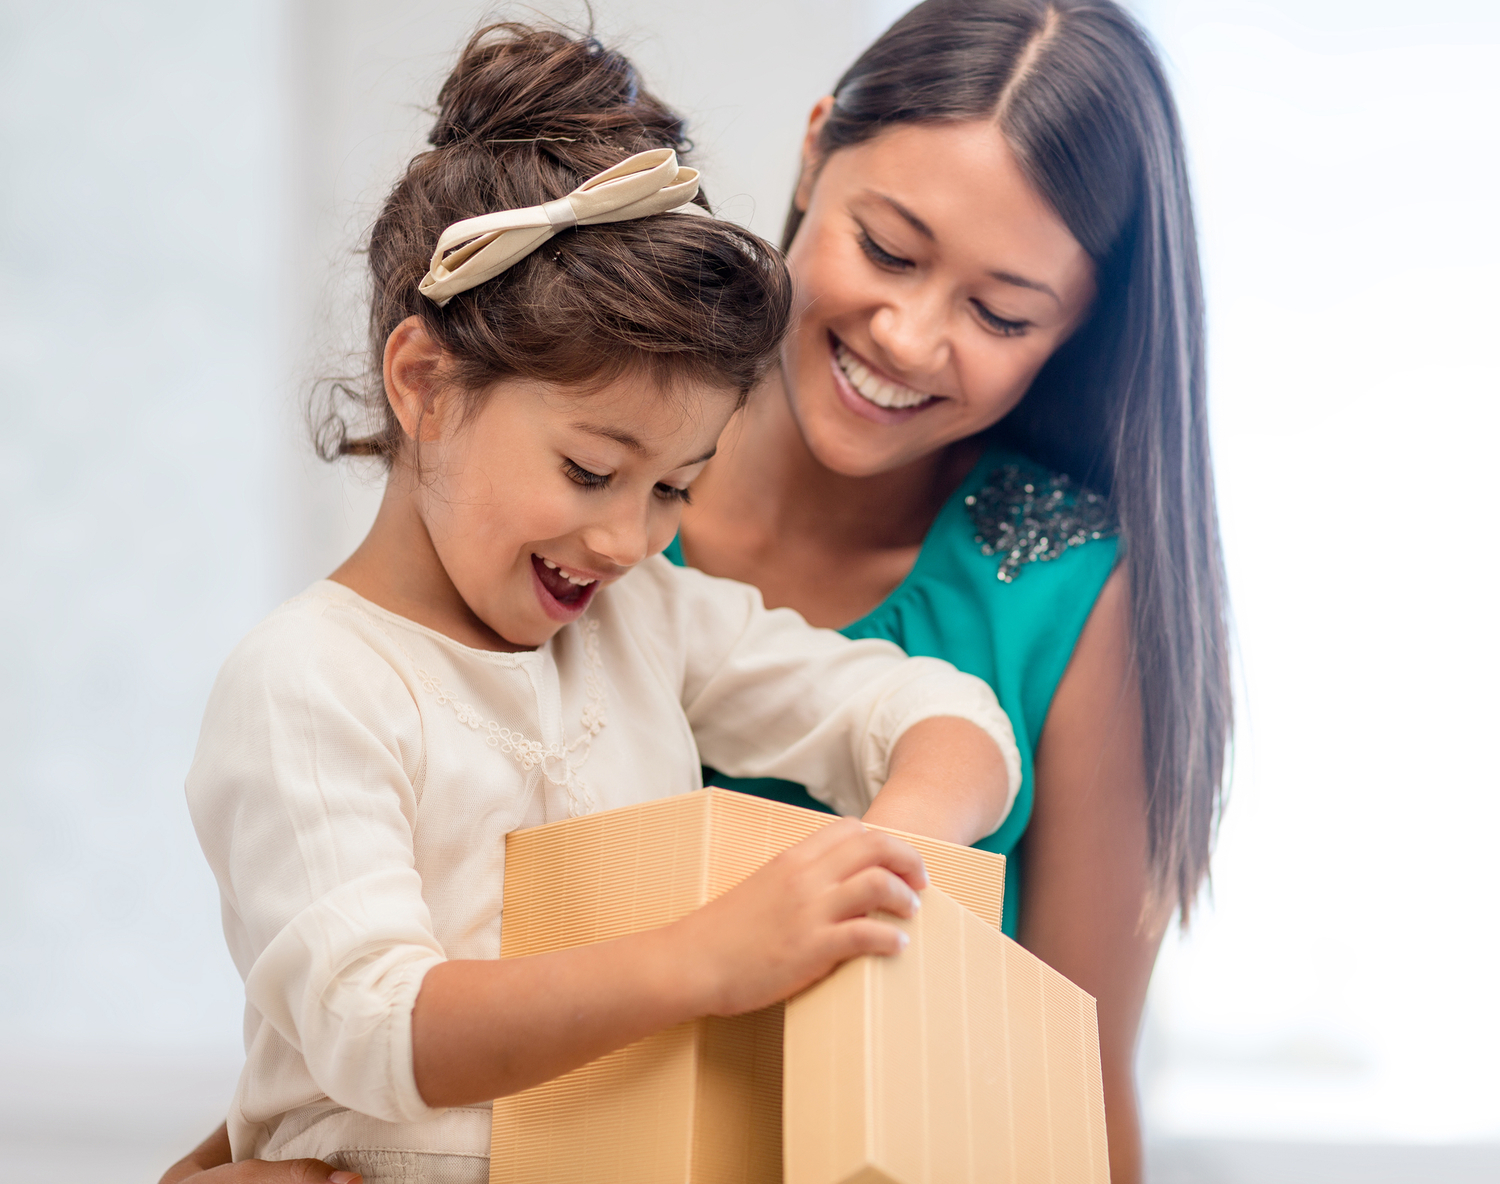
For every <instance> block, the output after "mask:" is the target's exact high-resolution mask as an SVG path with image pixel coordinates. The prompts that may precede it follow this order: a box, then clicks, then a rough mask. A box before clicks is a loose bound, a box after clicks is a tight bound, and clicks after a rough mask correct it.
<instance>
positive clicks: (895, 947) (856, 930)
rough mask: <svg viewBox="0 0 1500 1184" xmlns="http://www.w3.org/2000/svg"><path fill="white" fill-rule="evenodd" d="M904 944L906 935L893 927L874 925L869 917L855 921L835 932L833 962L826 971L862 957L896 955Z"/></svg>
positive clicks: (875, 922) (884, 924)
mask: <svg viewBox="0 0 1500 1184" xmlns="http://www.w3.org/2000/svg"><path fill="white" fill-rule="evenodd" d="M907 942H908V938H907V936H906V934H904V933H902V932H901V930H899V929H897V928H896V927H895V926H894V925H888V924H886V923H885V922H883V921H876V920H875V919H874V918H872V917H856V918H855V919H854V920H853V921H845V922H844V923H843V924H842V925H840V926H838V927H837V928H836V929H835V930H834V932H833V936H832V938H831V949H830V953H831V954H832V955H833V960H834V961H833V966H831V967H829V970H830V971H832V970H834V969H836V968H837V967H839V966H842V965H843V964H844V963H845V962H848V961H849V960H850V959H851V958H860V957H863V956H864V955H865V954H877V955H880V956H881V957H890V956H891V955H893V954H899V953H900V952H901V951H902V950H904V949H906V946H907Z"/></svg>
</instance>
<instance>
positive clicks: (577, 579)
mask: <svg viewBox="0 0 1500 1184" xmlns="http://www.w3.org/2000/svg"><path fill="white" fill-rule="evenodd" d="M537 558H538V559H540V560H541V561H542V566H543V567H546V568H550V569H551V570H552V571H555V572H556V573H557V574H558V575H560V576H562V578H563V579H565V580H567V581H568V583H570V584H577V585H578V587H580V588H587V587H588V586H589V585H590V584H592V583H593V582H594V578H593V577H592V576H589V577H587V578H585V577H583V576H575V575H574V574H573V573H572V572H570V571H564V570H563V569H562V568H560V567H558V566H557V564H555V563H553V562H552V560H550V559H547V558H546V557H544V556H542V555H538V556H537Z"/></svg>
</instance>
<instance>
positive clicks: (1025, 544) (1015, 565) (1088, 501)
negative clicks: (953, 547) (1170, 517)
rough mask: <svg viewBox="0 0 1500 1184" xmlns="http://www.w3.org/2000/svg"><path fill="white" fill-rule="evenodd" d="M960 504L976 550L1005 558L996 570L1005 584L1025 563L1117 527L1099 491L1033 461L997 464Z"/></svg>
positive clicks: (1053, 556)
mask: <svg viewBox="0 0 1500 1184" xmlns="http://www.w3.org/2000/svg"><path fill="white" fill-rule="evenodd" d="M964 505H966V506H967V507H968V508H969V519H970V521H972V522H973V523H974V530H975V534H974V541H975V542H976V543H978V544H979V549H980V551H982V552H983V553H984V554H986V555H1000V556H1003V558H1002V559H1001V560H1000V570H999V571H998V572H996V573H995V574H996V577H997V578H998V579H999V580H1000V581H1001V582H1002V583H1005V584H1008V583H1010V582H1011V581H1012V580H1014V579H1015V578H1016V576H1017V575H1018V574H1019V573H1020V571H1021V569H1022V568H1023V567H1025V566H1026V564H1028V563H1032V562H1044V561H1046V560H1048V559H1056V558H1057V557H1058V556H1059V555H1061V554H1062V553H1063V552H1064V551H1066V550H1067V549H1068V548H1069V547H1077V546H1081V545H1082V544H1084V543H1087V542H1092V541H1094V540H1096V539H1104V538H1109V537H1110V536H1111V535H1113V534H1114V533H1115V532H1116V529H1117V528H1116V525H1115V521H1114V517H1113V515H1111V514H1110V512H1109V504H1108V502H1106V501H1105V499H1104V498H1103V497H1102V496H1101V495H1099V494H1097V493H1095V492H1094V491H1093V490H1091V489H1085V488H1083V487H1082V486H1080V485H1075V484H1074V483H1073V481H1072V480H1071V479H1070V478H1068V477H1067V476H1065V475H1064V474H1062V473H1052V472H1049V471H1048V470H1046V469H1043V468H1041V467H1039V466H1033V465H1025V466H1023V465H1018V464H1005V465H1001V466H1000V467H999V468H997V469H996V470H995V471H994V472H993V473H991V474H990V475H989V478H988V479H987V480H986V481H985V483H984V485H983V486H981V487H980V490H979V492H978V493H973V494H970V495H969V496H968V497H966V498H964Z"/></svg>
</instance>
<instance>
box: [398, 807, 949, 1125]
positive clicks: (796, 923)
mask: <svg viewBox="0 0 1500 1184" xmlns="http://www.w3.org/2000/svg"><path fill="white" fill-rule="evenodd" d="M926 885H927V871H926V869H925V868H924V867H923V866H922V859H921V857H920V856H919V855H918V854H917V852H916V851H915V850H914V849H913V848H912V847H911V846H909V845H908V844H906V843H903V842H902V841H901V840H899V839H897V838H895V837H893V836H891V835H886V834H881V833H880V832H878V831H867V830H865V828H864V826H863V825H862V824H861V823H859V822H857V821H855V820H854V819H840V820H837V821H834V822H830V823H829V825H827V826H826V827H824V828H823V829H822V830H820V831H818V832H817V833H816V834H814V835H812V836H811V837H809V838H807V839H805V840H803V841H802V842H801V843H798V844H797V845H796V846H794V847H792V848H790V849H788V850H786V851H784V852H782V853H781V854H780V855H778V856H777V857H776V858H775V859H773V860H771V861H770V862H769V863H768V864H766V866H765V867H763V868H761V869H760V870H759V871H757V872H755V873H754V874H753V875H751V876H750V877H749V878H748V879H746V880H745V881H744V882H743V883H741V884H739V885H737V886H736V887H734V888H732V889H730V890H729V891H728V892H726V893H725V894H724V895H723V896H721V897H719V898H718V899H717V900H715V901H712V902H710V903H709V904H707V905H705V906H704V907H703V908H701V909H698V910H697V911H695V912H693V913H690V914H689V915H688V916H686V917H683V918H682V919H681V920H679V921H676V922H674V923H673V924H671V925H666V926H663V927H662V928H660V929H654V930H651V931H649V932H646V933H637V934H632V935H631V936H629V937H622V938H618V939H616V940H614V941H606V942H599V943H597V944H594V945H587V946H578V947H575V948H573V949H569V950H558V951H555V952H553V953H550V954H536V955H533V956H530V957H525V958H501V959H497V960H492V961H451V962H442V963H439V964H438V965H436V966H434V967H433V968H432V969H431V970H429V971H428V972H427V976H426V978H424V979H423V981H422V988H421V990H420V992H419V993H418V995H417V1002H416V1006H415V1007H414V1008H413V1009H412V1056H413V1064H414V1068H415V1072H416V1079H417V1089H418V1091H419V1092H420V1093H421V1095H422V1098H423V1100H424V1101H426V1103H427V1104H428V1105H429V1106H434V1107H439V1106H462V1105H467V1104H469V1103H472V1102H482V1101H488V1100H489V1099H491V1098H498V1097H501V1096H503V1095H505V1094H510V1093H515V1092H517V1091H519V1090H523V1089H529V1088H530V1087H531V1086H533V1085H537V1084H540V1083H541V1082H543V1081H550V1080H551V1079H552V1078H554V1077H558V1076H560V1075H561V1074H563V1073H567V1072H568V1071H570V1070H572V1069H576V1068H577V1067H578V1066H580V1065H584V1064H587V1063H588V1062H589V1061H592V1060H594V1059H595V1058H596V1057H600V1056H603V1055H604V1054H605V1053H607V1052H611V1051H613V1050H614V1049H617V1048H622V1047H624V1046H625V1045H627V1044H630V1043H632V1042H633V1041H636V1040H639V1039H641V1038H642V1037H644V1036H648V1035H650V1034H651V1033H653V1032H658V1031H661V1030H662V1029H663V1028H669V1027H671V1026H672V1025H674V1024H679V1023H682V1022H684V1021H685V1020H691V1019H697V1018H698V1017H700V1016H704V1015H733V1014H736V1013H738V1012H743V1011H753V1010H755V1009H756V1008H758V1007H765V1006H768V1005H769V1004H772V1003H776V1002H778V1001H779V1000H782V999H785V998H787V997H788V996H790V995H793V994H795V993H796V992H797V991H800V990H801V989H802V988H803V987H806V986H808V985H810V984H811V983H814V982H816V981H817V980H818V979H820V978H822V977H823V976H824V975H826V974H827V973H829V971H831V970H833V969H834V968H835V967H836V966H838V965H839V964H840V963H841V962H844V961H847V960H848V959H850V958H855V957H858V956H859V955H861V954H894V953H896V952H897V951H898V950H899V949H901V947H902V946H903V945H904V944H905V936H904V935H903V934H902V933H901V932H900V931H899V930H898V929H896V928H895V926H893V925H889V924H886V923H884V922H881V921H878V920H875V919H872V918H871V917H870V916H868V914H870V913H875V912H885V913H891V914H894V915H896V916H903V917H904V916H910V915H911V913H912V911H913V910H914V909H915V908H916V895H915V894H916V892H917V891H919V890H920V889H922V888H924V887H926Z"/></svg>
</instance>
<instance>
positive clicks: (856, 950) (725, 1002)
mask: <svg viewBox="0 0 1500 1184" xmlns="http://www.w3.org/2000/svg"><path fill="white" fill-rule="evenodd" d="M975 731H978V729H977V728H976V729H975ZM925 887H927V869H926V868H925V867H924V866H923V865H922V857H921V856H920V855H918V854H917V852H916V850H915V849H914V848H913V847H911V846H910V845H909V844H907V843H904V842H902V841H901V840H900V839H898V838H895V837H894V836H892V835H887V834H882V833H881V832H879V831H872V830H866V829H865V828H864V826H863V825H862V824H860V823H858V822H856V821H854V820H853V819H852V818H841V819H839V820H838V821H836V822H832V823H830V824H829V825H827V826H825V827H823V829H821V830H820V831H818V832H817V833H816V834H814V835H812V836H811V837H809V838H807V839H804V840H803V841H802V842H800V843H798V844H797V845H796V846H794V847H791V848H788V849H787V850H786V851H783V852H782V853H781V854H780V855H778V856H777V857H776V858H775V859H773V860H771V861H770V862H769V863H768V864H766V865H765V866H764V867H762V868H761V869H760V870H759V871H757V872H755V873H754V874H753V875H752V876H750V877H749V878H748V879H746V880H745V881H744V882H743V883H741V884H739V885H738V886H737V887H735V888H733V889H731V890H730V891H729V892H726V893H725V894H724V895H723V896H721V897H719V898H718V899H717V900H715V901H712V902H710V903H709V904H707V905H705V906H704V907H703V908H701V909H698V910H697V911H696V912H693V913H690V914H688V915H687V916H686V917H684V918H682V920H680V921H678V922H676V923H675V924H674V925H671V926H668V928H667V931H666V932H667V933H670V934H671V936H672V938H673V939H674V940H675V941H677V942H679V943H680V944H681V947H682V949H683V950H684V952H685V953H686V954H688V955H690V956H691V958H692V961H693V962H694V963H695V964H696V967H697V971H698V973H699V974H700V975H701V976H702V983H701V986H700V987H699V990H700V991H701V993H702V994H701V998H702V1000H703V1009H704V1011H705V1013H707V1014H712V1015H738V1014H739V1013H741V1012H746V1011H754V1010H756V1009H757V1008H761V1007H768V1006H769V1005H771V1004H772V1003H778V1002H780V1001H781V1000H783V999H787V998H790V997H791V996H792V995H795V994H796V993H797V992H798V991H800V990H802V989H803V988H804V987H807V986H811V985H812V984H813V983H815V982H817V981H818V980H819V979H821V978H823V977H824V976H825V975H827V974H828V973H830V972H831V971H832V970H833V969H834V968H835V967H837V966H839V965H840V964H841V963H844V962H847V961H848V960H849V959H851V958H857V957H859V956H860V955H862V954H895V953H899V952H900V951H901V950H902V949H903V948H905V946H906V942H907V937H906V934H904V933H902V932H901V930H899V929H897V928H896V927H895V926H893V925H888V924H885V923H884V922H881V921H878V920H875V919H874V918H873V917H871V916H870V914H872V913H889V914H892V915H894V916H897V917H910V916H911V915H912V914H913V913H915V912H916V910H917V909H918V908H919V907H921V902H920V901H919V899H918V897H917V893H918V892H920V891H921V890H922V889H923V888H925ZM673 931H675V932H673Z"/></svg>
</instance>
